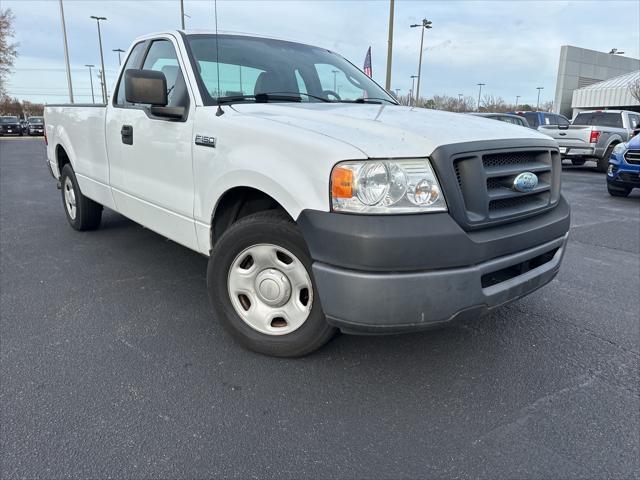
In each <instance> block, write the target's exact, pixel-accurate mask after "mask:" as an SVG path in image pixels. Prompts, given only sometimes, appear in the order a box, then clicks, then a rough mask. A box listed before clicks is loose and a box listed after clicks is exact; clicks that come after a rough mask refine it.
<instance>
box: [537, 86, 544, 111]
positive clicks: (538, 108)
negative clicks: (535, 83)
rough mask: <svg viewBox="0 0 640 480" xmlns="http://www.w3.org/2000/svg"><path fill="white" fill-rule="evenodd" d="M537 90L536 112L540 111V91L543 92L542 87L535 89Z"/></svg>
mask: <svg viewBox="0 0 640 480" xmlns="http://www.w3.org/2000/svg"><path fill="white" fill-rule="evenodd" d="M536 90H538V103H536V112H539V111H540V90H544V87H536Z"/></svg>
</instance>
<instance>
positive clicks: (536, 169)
mask: <svg viewBox="0 0 640 480" xmlns="http://www.w3.org/2000/svg"><path fill="white" fill-rule="evenodd" d="M449 161H451V162H452V164H453V173H454V174H455V185H456V186H457V190H458V191H457V192H445V194H446V195H447V201H448V203H449V206H450V211H451V214H452V215H453V216H454V217H455V218H456V220H457V221H458V223H460V224H461V226H462V227H464V228H466V229H473V228H479V227H483V226H489V225H492V224H496V223H504V222H507V221H515V220H517V219H520V218H523V217H525V216H529V215H535V214H537V213H542V212H543V211H546V210H548V209H550V208H553V207H554V206H555V205H556V204H557V203H558V201H559V199H560V173H561V172H560V154H559V153H558V150H556V149H555V148H551V147H542V148H515V149H508V150H493V151H492V150H487V151H480V152H473V153H461V154H457V155H456V154H454V155H453V156H452V157H451V158H450V160H449ZM523 172H531V173H534V174H535V175H536V176H537V177H538V185H537V186H536V187H535V188H534V189H533V190H532V191H530V192H518V191H516V190H515V189H514V188H513V184H514V179H515V178H516V177H517V176H518V175H519V174H521V173H523ZM449 185H452V184H449Z"/></svg>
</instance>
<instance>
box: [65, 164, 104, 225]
mask: <svg viewBox="0 0 640 480" xmlns="http://www.w3.org/2000/svg"><path fill="white" fill-rule="evenodd" d="M60 183H61V184H62V204H63V205H64V213H65V214H66V216H67V221H68V222H69V225H71V227H73V228H74V229H75V230H80V231H82V230H94V229H96V228H98V226H99V225H100V220H101V219H102V205H100V204H99V203H96V202H94V201H93V200H91V199H90V198H87V197H85V196H84V195H83V194H82V192H81V191H80V187H79V186H78V180H77V179H76V174H75V173H74V171H73V168H72V167H71V164H69V163H67V164H66V165H65V166H64V168H63V169H62V174H61V176H60Z"/></svg>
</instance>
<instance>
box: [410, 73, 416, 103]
mask: <svg viewBox="0 0 640 480" xmlns="http://www.w3.org/2000/svg"><path fill="white" fill-rule="evenodd" d="M416 78H418V76H417V75H411V96H410V97H411V106H412V107H413V106H414V105H415V101H414V99H413V93H414V92H415V90H414V88H415V86H416Z"/></svg>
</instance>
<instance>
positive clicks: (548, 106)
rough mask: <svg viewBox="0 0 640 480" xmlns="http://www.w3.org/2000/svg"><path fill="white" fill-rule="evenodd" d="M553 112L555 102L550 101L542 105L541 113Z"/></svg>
mask: <svg viewBox="0 0 640 480" xmlns="http://www.w3.org/2000/svg"><path fill="white" fill-rule="evenodd" d="M551 110H553V100H548V101H546V102H542V103H541V104H540V111H541V112H550V111H551Z"/></svg>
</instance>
